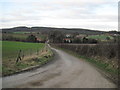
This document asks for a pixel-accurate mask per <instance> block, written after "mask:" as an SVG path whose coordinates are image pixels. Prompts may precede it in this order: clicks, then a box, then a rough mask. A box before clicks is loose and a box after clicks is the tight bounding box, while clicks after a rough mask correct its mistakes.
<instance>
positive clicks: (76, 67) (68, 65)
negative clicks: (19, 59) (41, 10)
mask: <svg viewBox="0 0 120 90" xmlns="http://www.w3.org/2000/svg"><path fill="white" fill-rule="evenodd" d="M52 49H53V51H54V52H55V58H54V59H55V60H53V61H51V62H50V63H48V64H46V65H44V66H42V67H40V68H37V69H35V70H31V71H29V72H24V73H20V74H16V75H12V76H8V77H4V78H2V80H3V84H2V86H3V88H116V87H117V86H116V85H115V84H114V83H113V82H111V81H110V80H108V79H106V78H105V77H104V75H102V74H101V73H100V72H99V71H98V70H97V69H96V68H95V67H94V66H92V65H91V64H89V63H87V62H86V61H84V60H82V59H81V60H80V59H78V58H76V57H74V56H71V55H69V54H67V53H66V52H64V51H61V50H58V49H54V48H52Z"/></svg>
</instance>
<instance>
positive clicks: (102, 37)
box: [88, 35, 113, 40]
mask: <svg viewBox="0 0 120 90" xmlns="http://www.w3.org/2000/svg"><path fill="white" fill-rule="evenodd" d="M108 37H109V39H110V40H111V39H113V37H112V36H109V35H90V36H88V38H91V39H99V40H107V38H108Z"/></svg>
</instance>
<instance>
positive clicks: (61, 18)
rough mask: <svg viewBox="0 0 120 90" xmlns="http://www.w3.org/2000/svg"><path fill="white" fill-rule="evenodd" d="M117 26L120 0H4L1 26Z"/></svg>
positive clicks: (2, 2)
mask: <svg viewBox="0 0 120 90" xmlns="http://www.w3.org/2000/svg"><path fill="white" fill-rule="evenodd" d="M16 26H28V27H32V26H44V27H45V26H47V27H64V28H86V29H94V30H105V31H109V30H117V29H118V0H1V1H0V28H11V27H16Z"/></svg>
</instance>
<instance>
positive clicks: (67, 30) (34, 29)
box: [2, 27, 105, 34]
mask: <svg viewBox="0 0 120 90" xmlns="http://www.w3.org/2000/svg"><path fill="white" fill-rule="evenodd" d="M56 30H57V31H62V32H64V33H75V32H77V33H80V34H102V33H105V32H103V31H97V30H90V29H82V28H53V27H31V28H29V27H14V28H7V29H2V31H3V32H23V31H24V32H45V33H49V32H50V31H56Z"/></svg>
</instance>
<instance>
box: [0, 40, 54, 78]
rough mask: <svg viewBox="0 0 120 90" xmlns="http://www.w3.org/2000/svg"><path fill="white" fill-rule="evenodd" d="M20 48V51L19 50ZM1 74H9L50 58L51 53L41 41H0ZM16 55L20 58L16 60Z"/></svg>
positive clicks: (41, 63) (43, 62)
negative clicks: (0, 50)
mask: <svg viewBox="0 0 120 90" xmlns="http://www.w3.org/2000/svg"><path fill="white" fill-rule="evenodd" d="M19 50H21V52H19ZM2 51H3V52H2V53H3V56H2V57H3V58H2V75H3V76H6V75H10V74H14V73H16V72H21V71H22V70H25V69H29V68H31V67H33V66H37V65H39V66H41V65H43V64H45V63H47V62H48V61H50V60H52V58H53V53H52V51H51V49H50V48H48V47H47V45H45V44H43V43H24V42H11V41H3V42H2ZM18 56H20V58H21V60H19V61H18V62H16V60H17V58H18Z"/></svg>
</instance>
